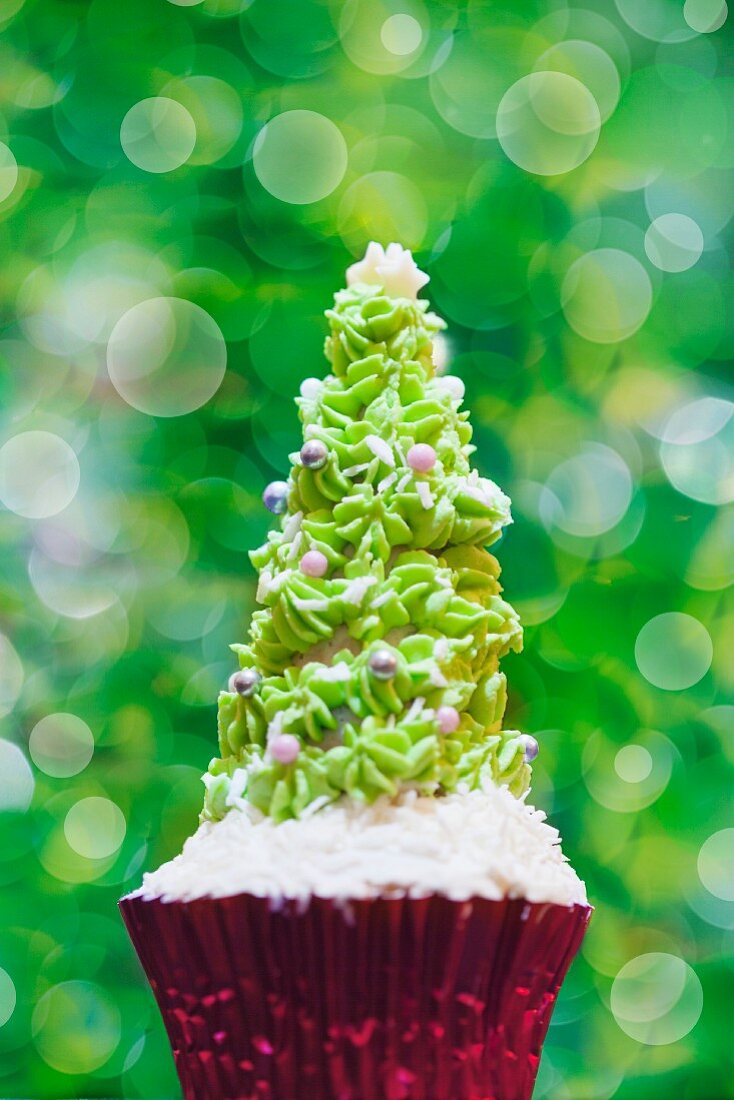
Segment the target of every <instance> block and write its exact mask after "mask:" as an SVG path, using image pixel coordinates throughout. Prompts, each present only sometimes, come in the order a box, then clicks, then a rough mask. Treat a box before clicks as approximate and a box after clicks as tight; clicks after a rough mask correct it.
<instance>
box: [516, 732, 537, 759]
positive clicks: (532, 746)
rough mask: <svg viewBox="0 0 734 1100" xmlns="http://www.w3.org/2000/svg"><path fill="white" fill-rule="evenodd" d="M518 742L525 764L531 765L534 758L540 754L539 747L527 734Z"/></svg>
mask: <svg viewBox="0 0 734 1100" xmlns="http://www.w3.org/2000/svg"><path fill="white" fill-rule="evenodd" d="M520 742H521V744H522V747H523V754H524V757H525V763H526V764H532V762H533V760H535V757H536V756H537V755H538V753H539V752H540V745H539V744H538V742H537V741H536V740H535V738H534V737H532V736H531V735H530V734H529V733H524V734H523V735H522V737H521V738H520Z"/></svg>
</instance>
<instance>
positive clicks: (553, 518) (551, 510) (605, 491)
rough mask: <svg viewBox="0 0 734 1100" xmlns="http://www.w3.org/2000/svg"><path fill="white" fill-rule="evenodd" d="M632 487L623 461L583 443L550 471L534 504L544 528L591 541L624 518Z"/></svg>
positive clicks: (603, 448)
mask: <svg viewBox="0 0 734 1100" xmlns="http://www.w3.org/2000/svg"><path fill="white" fill-rule="evenodd" d="M633 490H634V484H633V481H632V475H631V474H630V471H629V468H628V466H627V464H626V462H625V461H624V459H623V458H622V457H621V456H620V455H618V454H617V452H616V451H613V450H612V449H611V447H606V446H605V445H604V444H601V443H590V444H587V445H586V446H585V447H584V448H583V449H582V450H581V451H580V452H579V454H577V455H574V456H573V457H572V458H568V459H566V460H565V461H564V462H561V463H560V464H559V465H558V466H556V467H555V469H554V470H553V471H552V472H551V474H550V476H549V478H548V480H547V481H546V483H545V485H544V487H543V489H542V491H541V495H540V499H539V502H538V507H539V513H540V518H541V520H542V521H543V524H544V526H545V527H547V528H548V529H553V528H560V529H561V530H562V531H564V532H565V533H566V534H567V535H573V536H575V537H576V538H595V537H596V536H597V535H602V534H604V532H605V531H609V530H611V528H612V527H615V526H616V525H617V524H618V523H619V522H620V520H621V519H622V518H623V517H624V515H625V514H626V512H627V509H628V508H629V505H630V501H631V500H632V493H633Z"/></svg>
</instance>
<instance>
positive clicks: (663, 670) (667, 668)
mask: <svg viewBox="0 0 734 1100" xmlns="http://www.w3.org/2000/svg"><path fill="white" fill-rule="evenodd" d="M713 655H714V647H713V643H712V641H711V635H710V634H709V632H708V630H707V629H706V627H705V626H704V625H703V623H701V622H699V620H698V619H695V618H694V617H693V615H687V614H684V613H683V612H681V611H667V612H665V613H664V614H662V615H656V616H655V617H654V618H653V619H650V620H649V621H648V622H646V623H645V625H644V626H643V628H642V630H641V631H640V632H639V634H638V635H637V640H636V641H635V660H636V662H637V667H638V669H639V670H640V672H641V674H642V675H643V676H644V677H645V679H646V680H647V681H648V683H650V684H653V686H654V687H657V688H661V689H662V690H663V691H685V690H686V688H690V687H693V685H694V684H697V683H698V682H699V680H701V679H703V677H704V676H705V675H706V673H707V672H708V670H709V668H710V667H711V661H712V660H713Z"/></svg>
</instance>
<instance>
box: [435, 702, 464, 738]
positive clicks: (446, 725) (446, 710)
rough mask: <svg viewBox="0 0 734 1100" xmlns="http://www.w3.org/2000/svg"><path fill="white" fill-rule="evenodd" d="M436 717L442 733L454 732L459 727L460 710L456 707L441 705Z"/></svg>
mask: <svg viewBox="0 0 734 1100" xmlns="http://www.w3.org/2000/svg"><path fill="white" fill-rule="evenodd" d="M436 718H437V720H438V728H439V729H440V730H441V733H453V732H454V730H457V729H458V728H459V712H458V710H457V709H456V707H439V708H438V710H437V711H436Z"/></svg>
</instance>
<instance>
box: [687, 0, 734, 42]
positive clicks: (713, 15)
mask: <svg viewBox="0 0 734 1100" xmlns="http://www.w3.org/2000/svg"><path fill="white" fill-rule="evenodd" d="M728 14H729V7H728V5H727V3H726V0H686V2H685V4H684V5H683V18H684V19H685V21H686V23H687V24H688V26H689V27H690V28H691V30H694V31H697V32H698V34H712V33H713V32H714V31H718V30H719V28H720V27H723V26H724V23H726V19H727V16H728Z"/></svg>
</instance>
